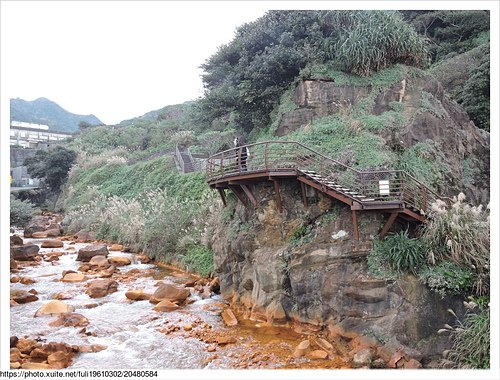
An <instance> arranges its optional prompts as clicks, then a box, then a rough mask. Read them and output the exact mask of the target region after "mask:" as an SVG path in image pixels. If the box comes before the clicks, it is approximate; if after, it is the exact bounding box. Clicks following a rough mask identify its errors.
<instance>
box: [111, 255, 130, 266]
mask: <svg viewBox="0 0 500 380" xmlns="http://www.w3.org/2000/svg"><path fill="white" fill-rule="evenodd" d="M108 260H109V262H110V263H111V264H113V265H114V266H117V267H121V266H125V265H130V263H131V261H130V259H129V258H128V257H124V256H112V257H108Z"/></svg>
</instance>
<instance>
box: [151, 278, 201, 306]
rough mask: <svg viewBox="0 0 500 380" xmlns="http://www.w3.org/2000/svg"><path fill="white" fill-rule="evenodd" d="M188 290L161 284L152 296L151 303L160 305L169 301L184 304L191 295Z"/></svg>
mask: <svg viewBox="0 0 500 380" xmlns="http://www.w3.org/2000/svg"><path fill="white" fill-rule="evenodd" d="M190 294H191V293H190V292H189V290H188V289H186V288H181V287H178V286H175V285H171V284H165V283H160V286H159V287H158V288H157V289H156V291H155V292H154V293H153V295H152V296H151V298H150V300H149V302H151V303H158V302H160V301H162V300H169V301H172V302H184V301H185V300H186V298H187V297H188V296H189V295H190Z"/></svg>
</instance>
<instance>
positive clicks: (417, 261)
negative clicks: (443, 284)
mask: <svg viewBox="0 0 500 380" xmlns="http://www.w3.org/2000/svg"><path fill="white" fill-rule="evenodd" d="M374 250H375V251H378V253H379V255H381V256H382V257H384V258H385V260H386V262H387V264H388V265H389V266H390V267H391V268H392V269H393V270H394V271H396V272H398V273H400V272H409V273H417V271H418V269H419V268H420V267H421V266H422V264H423V263H424V262H425V252H424V249H423V248H422V242H421V241H420V239H417V238H410V237H409V236H408V231H401V232H399V233H396V234H390V235H388V236H387V237H386V238H385V239H384V240H379V239H376V240H375V241H374Z"/></svg>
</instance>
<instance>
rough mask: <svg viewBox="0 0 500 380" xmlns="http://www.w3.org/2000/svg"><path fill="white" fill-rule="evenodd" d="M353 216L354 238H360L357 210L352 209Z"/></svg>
mask: <svg viewBox="0 0 500 380" xmlns="http://www.w3.org/2000/svg"><path fill="white" fill-rule="evenodd" d="M351 216H352V233H353V237H354V240H359V228H358V214H357V211H356V210H351Z"/></svg>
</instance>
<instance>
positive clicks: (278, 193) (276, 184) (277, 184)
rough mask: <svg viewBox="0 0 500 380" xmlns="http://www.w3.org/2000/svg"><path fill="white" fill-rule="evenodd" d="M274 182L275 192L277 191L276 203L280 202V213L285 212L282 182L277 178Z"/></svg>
mask: <svg viewBox="0 0 500 380" xmlns="http://www.w3.org/2000/svg"><path fill="white" fill-rule="evenodd" d="M273 182H274V192H275V193H276V203H278V210H279V212H280V213H282V212H283V202H282V201H281V193H280V184H279V182H278V181H277V180H275V179H273Z"/></svg>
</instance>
